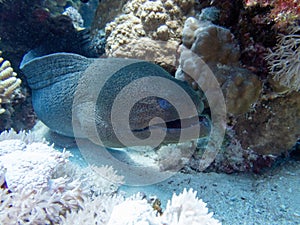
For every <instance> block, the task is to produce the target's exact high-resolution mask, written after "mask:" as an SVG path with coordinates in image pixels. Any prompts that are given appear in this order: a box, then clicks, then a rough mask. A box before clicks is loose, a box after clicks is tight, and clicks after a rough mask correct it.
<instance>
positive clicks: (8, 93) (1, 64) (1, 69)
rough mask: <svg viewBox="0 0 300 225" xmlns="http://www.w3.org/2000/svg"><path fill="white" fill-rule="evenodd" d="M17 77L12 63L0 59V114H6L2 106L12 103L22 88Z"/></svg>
mask: <svg viewBox="0 0 300 225" xmlns="http://www.w3.org/2000/svg"><path fill="white" fill-rule="evenodd" d="M1 53H2V52H1V51H0V55H1ZM16 76H17V74H16V73H15V72H14V71H13V69H12V67H11V64H10V62H9V61H8V60H4V59H3V58H2V57H0V114H2V113H4V112H5V109H4V108H2V105H3V104H8V103H10V102H11V100H12V99H13V97H14V94H15V93H16V91H18V89H19V87H20V84H21V79H19V78H17V77H16Z"/></svg>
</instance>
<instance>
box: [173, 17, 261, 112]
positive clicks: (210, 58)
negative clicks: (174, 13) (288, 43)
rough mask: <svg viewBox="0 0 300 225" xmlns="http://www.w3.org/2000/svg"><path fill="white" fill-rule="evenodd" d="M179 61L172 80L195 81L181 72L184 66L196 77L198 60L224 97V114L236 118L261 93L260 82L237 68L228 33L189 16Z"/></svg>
mask: <svg viewBox="0 0 300 225" xmlns="http://www.w3.org/2000/svg"><path fill="white" fill-rule="evenodd" d="M180 51H181V55H180V59H179V63H180V66H179V68H178V70H177V71H176V77H177V78H178V79H183V80H186V81H188V82H190V83H191V85H192V86H193V87H194V88H197V85H196V84H195V81H193V80H191V78H189V75H188V74H186V73H185V72H184V71H183V69H182V68H183V67H184V68H185V70H187V68H188V67H191V69H193V70H196V71H198V74H199V78H200V77H201V73H205V71H202V66H201V65H199V63H200V62H199V58H201V59H202V60H203V61H204V62H205V63H206V64H207V65H208V66H209V67H210V69H211V70H212V72H213V73H214V75H215V76H216V78H217V80H218V82H219V83H220V87H221V89H222V91H223V93H224V95H225V98H226V106H227V112H228V113H229V114H233V115H239V114H243V113H246V112H248V111H250V109H251V106H252V105H253V104H255V103H256V102H257V100H258V97H259V95H260V93H261V90H262V83H261V81H260V80H259V79H258V78H257V76H256V75H255V74H253V73H251V72H250V71H249V70H246V69H244V68H242V67H241V66H240V63H239V57H240V52H239V46H238V44H237V43H236V41H235V40H234V36H233V35H232V34H231V32H230V31H229V30H228V29H226V28H223V27H219V26H217V25H214V24H212V23H211V22H209V21H199V20H197V19H195V18H193V17H190V18H188V19H187V20H186V22H185V26H184V29H183V46H181V49H180Z"/></svg>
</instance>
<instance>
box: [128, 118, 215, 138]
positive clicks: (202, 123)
mask: <svg viewBox="0 0 300 225" xmlns="http://www.w3.org/2000/svg"><path fill="white" fill-rule="evenodd" d="M197 128H198V129H200V130H199V136H197V137H195V136H194V135H191V136H190V138H186V139H187V140H185V141H188V140H191V139H195V138H200V137H204V136H208V135H209V134H210V131H211V122H210V120H209V119H208V118H207V117H206V116H197V117H192V118H185V119H176V120H172V121H167V122H165V123H158V124H153V125H151V126H147V127H145V128H141V129H134V130H132V133H133V134H135V136H137V137H139V138H142V139H143V138H147V137H146V136H149V134H150V130H152V129H161V130H162V131H164V132H165V133H166V138H165V140H164V143H177V142H178V140H179V137H180V134H181V132H189V131H190V132H191V133H195V132H194V131H195V130H194V129H197Z"/></svg>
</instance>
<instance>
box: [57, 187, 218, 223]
mask: <svg viewBox="0 0 300 225" xmlns="http://www.w3.org/2000/svg"><path fill="white" fill-rule="evenodd" d="M196 194H197V192H194V191H193V189H190V190H189V191H187V190H186V189H184V191H183V192H182V193H181V194H179V195H178V196H177V195H176V194H174V195H173V197H172V199H171V200H169V202H168V204H167V207H166V210H165V211H164V212H163V215H160V214H159V213H157V211H155V210H154V209H153V206H152V205H151V203H150V202H148V201H147V200H146V199H144V198H142V195H139V194H137V195H134V196H132V197H129V198H127V199H122V198H120V197H117V196H115V197H114V198H110V200H111V201H104V202H103V201H101V199H99V198H96V199H94V200H93V201H89V202H88V204H87V203H86V204H85V205H84V206H83V210H82V211H79V212H78V213H68V214H67V217H66V219H65V218H64V219H63V222H64V223H63V224H74V225H77V224H78V225H79V224H91V225H94V224H95V225H96V224H108V225H122V224H132V225H186V224H191V225H207V224H209V225H220V224H221V223H220V222H219V221H218V220H216V219H214V218H213V217H212V216H213V213H209V212H208V209H207V207H206V203H204V202H203V201H202V200H201V199H198V198H197V197H196ZM103 212H106V213H105V214H104V213H103Z"/></svg>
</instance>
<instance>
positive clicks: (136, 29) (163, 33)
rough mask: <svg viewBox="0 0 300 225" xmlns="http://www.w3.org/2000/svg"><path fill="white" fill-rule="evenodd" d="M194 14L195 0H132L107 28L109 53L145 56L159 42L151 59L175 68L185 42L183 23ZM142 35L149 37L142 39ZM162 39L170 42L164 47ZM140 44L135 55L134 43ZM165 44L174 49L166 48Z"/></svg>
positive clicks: (110, 54)
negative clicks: (182, 43) (182, 42)
mask: <svg viewBox="0 0 300 225" xmlns="http://www.w3.org/2000/svg"><path fill="white" fill-rule="evenodd" d="M193 13H194V0H185V1H177V0H156V1H146V0H130V1H128V2H127V3H126V4H125V6H124V7H123V14H121V15H119V16H117V17H116V18H115V20H114V21H112V22H110V23H108V24H107V26H106V27H105V32H106V36H107V43H106V54H107V55H108V56H112V57H124V55H125V56H126V57H137V56H139V58H142V59H145V58H146V56H147V54H148V52H144V49H147V48H149V46H150V47H152V46H155V45H156V46H157V47H156V48H155V49H154V50H155V51H156V55H153V58H152V59H151V60H150V61H152V62H155V63H158V64H159V65H162V66H163V67H164V68H167V69H169V68H173V70H175V64H174V62H175V59H176V49H177V47H178V46H179V43H180V41H181V37H182V29H183V24H184V21H185V19H186V17H187V16H189V15H192V14H193ZM97 20H98V19H97ZM141 38H146V39H144V40H143V41H141ZM156 41H158V43H156ZM162 42H166V43H165V44H163V45H162V46H160V45H161V44H160V43H162ZM136 43H138V47H135V48H134V53H135V54H134V55H133V56H131V55H130V54H129V53H130V51H129V50H130V49H131V48H132V47H130V46H136ZM126 45H129V46H126ZM164 46H168V49H170V50H168V51H162V48H163V47H164ZM160 48H161V49H160ZM157 55H159V56H158V57H157ZM147 57H148V58H149V56H147ZM148 58H147V60H148ZM166 62H167V63H166ZM168 63H171V64H168Z"/></svg>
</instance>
